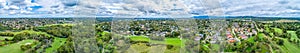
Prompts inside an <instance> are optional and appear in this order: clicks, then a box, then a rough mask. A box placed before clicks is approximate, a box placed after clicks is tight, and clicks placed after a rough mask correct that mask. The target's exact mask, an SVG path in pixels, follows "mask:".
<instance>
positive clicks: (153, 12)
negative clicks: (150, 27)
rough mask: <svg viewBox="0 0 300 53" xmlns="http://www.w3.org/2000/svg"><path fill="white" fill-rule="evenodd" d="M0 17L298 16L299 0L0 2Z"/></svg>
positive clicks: (10, 0)
mask: <svg viewBox="0 0 300 53" xmlns="http://www.w3.org/2000/svg"><path fill="white" fill-rule="evenodd" d="M0 15H1V16H10V15H40V16H48V15H49V16H50V15H55V16H65V15H87V16H166V15H167V16H178V15H191V16H193V15H209V16H223V15H226V16H299V15H300V0H209V1H207V0H0Z"/></svg>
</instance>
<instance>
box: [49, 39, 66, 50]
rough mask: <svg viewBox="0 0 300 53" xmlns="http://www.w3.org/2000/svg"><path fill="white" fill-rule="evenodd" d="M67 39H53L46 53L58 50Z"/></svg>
mask: <svg viewBox="0 0 300 53" xmlns="http://www.w3.org/2000/svg"><path fill="white" fill-rule="evenodd" d="M66 39H67V38H57V37H55V39H54V42H53V43H52V45H51V46H52V47H50V48H47V49H46V53H53V52H54V51H55V50H56V49H58V48H59V47H60V46H61V45H63V44H65V42H66Z"/></svg>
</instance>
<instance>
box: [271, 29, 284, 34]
mask: <svg viewBox="0 0 300 53" xmlns="http://www.w3.org/2000/svg"><path fill="white" fill-rule="evenodd" d="M273 29H274V31H275V32H276V33H279V34H282V33H283V31H282V29H280V28H273Z"/></svg>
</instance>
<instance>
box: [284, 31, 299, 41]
mask: <svg viewBox="0 0 300 53" xmlns="http://www.w3.org/2000/svg"><path fill="white" fill-rule="evenodd" d="M287 33H289V34H290V35H291V39H290V40H299V38H298V37H297V34H296V31H287Z"/></svg>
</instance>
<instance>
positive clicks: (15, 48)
mask: <svg viewBox="0 0 300 53" xmlns="http://www.w3.org/2000/svg"><path fill="white" fill-rule="evenodd" d="M34 41H36V40H23V41H20V42H17V43H13V44H9V45H6V46H3V47H0V53H24V51H22V50H21V48H20V46H21V45H23V44H26V43H33V42H34Z"/></svg>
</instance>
